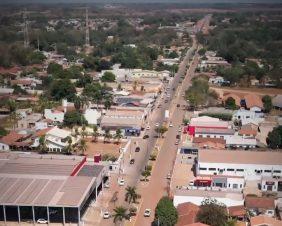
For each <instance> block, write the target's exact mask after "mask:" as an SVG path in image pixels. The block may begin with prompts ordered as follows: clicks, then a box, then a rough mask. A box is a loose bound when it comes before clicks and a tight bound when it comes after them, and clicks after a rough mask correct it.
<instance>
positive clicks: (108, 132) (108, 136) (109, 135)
mask: <svg viewBox="0 0 282 226" xmlns="http://www.w3.org/2000/svg"><path fill="white" fill-rule="evenodd" d="M111 138H112V134H110V130H106V131H105V134H104V143H106V141H107V140H110V139H111Z"/></svg>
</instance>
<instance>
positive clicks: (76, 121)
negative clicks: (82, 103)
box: [64, 111, 87, 128]
mask: <svg viewBox="0 0 282 226" xmlns="http://www.w3.org/2000/svg"><path fill="white" fill-rule="evenodd" d="M83 124H87V120H86V119H85V118H84V116H83V115H82V114H81V113H79V112H78V111H68V112H66V113H65V116H64V125H65V126H67V127H70V128H72V127H73V126H81V125H83Z"/></svg>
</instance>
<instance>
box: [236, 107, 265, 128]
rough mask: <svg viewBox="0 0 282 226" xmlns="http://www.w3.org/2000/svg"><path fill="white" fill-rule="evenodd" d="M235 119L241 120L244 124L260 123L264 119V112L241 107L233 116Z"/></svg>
mask: <svg viewBox="0 0 282 226" xmlns="http://www.w3.org/2000/svg"><path fill="white" fill-rule="evenodd" d="M232 119H233V120H237V121H241V124H242V125H245V124H249V123H253V124H256V125H258V124H259V123H261V122H263V121H264V114H263V113H256V112H254V111H249V110H245V109H239V110H237V111H235V113H234V114H233V116H232Z"/></svg>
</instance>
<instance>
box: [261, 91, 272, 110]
mask: <svg viewBox="0 0 282 226" xmlns="http://www.w3.org/2000/svg"><path fill="white" fill-rule="evenodd" d="M262 102H263V108H264V111H265V112H267V113H268V112H270V111H271V109H272V107H273V106H272V99H271V97H270V96H268V95H265V96H263V97H262Z"/></svg>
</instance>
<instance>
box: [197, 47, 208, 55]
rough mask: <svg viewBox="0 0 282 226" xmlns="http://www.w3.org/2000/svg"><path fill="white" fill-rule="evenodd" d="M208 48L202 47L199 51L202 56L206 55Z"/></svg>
mask: <svg viewBox="0 0 282 226" xmlns="http://www.w3.org/2000/svg"><path fill="white" fill-rule="evenodd" d="M206 51H207V50H206V49H205V48H202V49H200V50H199V51H198V53H199V54H200V56H204V55H205V53H206Z"/></svg>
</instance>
